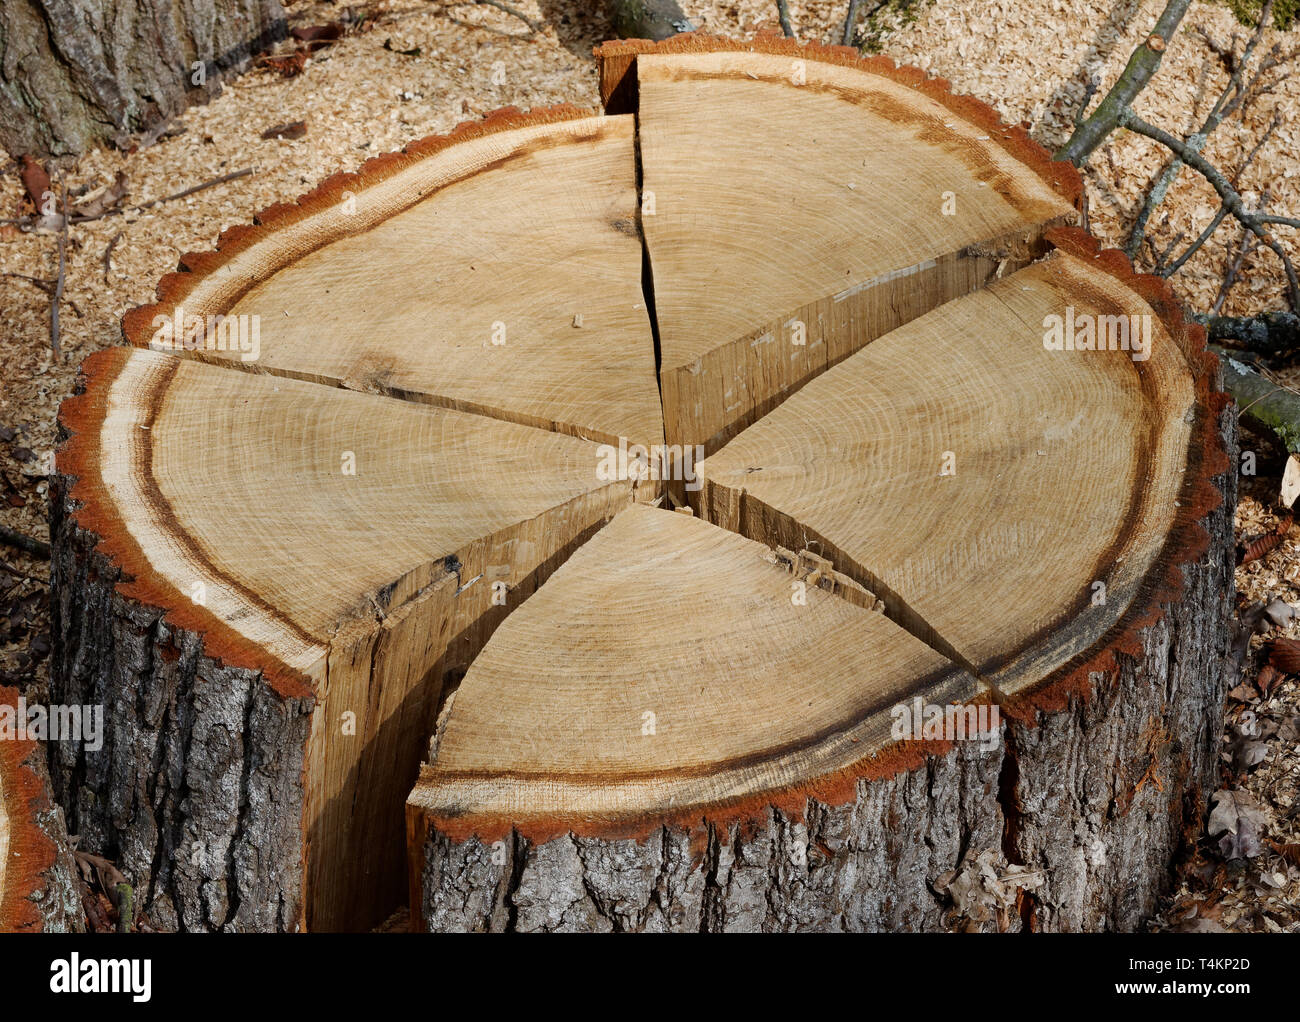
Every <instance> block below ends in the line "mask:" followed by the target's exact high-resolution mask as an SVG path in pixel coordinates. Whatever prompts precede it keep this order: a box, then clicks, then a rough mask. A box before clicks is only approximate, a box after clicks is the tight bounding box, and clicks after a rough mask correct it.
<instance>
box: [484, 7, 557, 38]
mask: <svg viewBox="0 0 1300 1022" xmlns="http://www.w3.org/2000/svg"><path fill="white" fill-rule="evenodd" d="M474 3H475V4H477V5H478V6H480V7H495V8H496V9H497V10H498V11H504V12H505V13H506V14H509V15H510V16H511V17H514V18H518V19H519V20H520V21H522V22H523V23H524V24H525V25H527V26H528V31H529V32H530V33H531V34H534V35H535V34H536V33H538V32H540V31H541V30H542V27H543V26H542V25H540V24H539V23H538V22H536V21H533V19H532V18H530V17H529V16H528V15H527V14H525V13H524V12H523V11H520V10H517V9H516V8H514V7H511V6H510V5H509V4H503V3H501V0H474Z"/></svg>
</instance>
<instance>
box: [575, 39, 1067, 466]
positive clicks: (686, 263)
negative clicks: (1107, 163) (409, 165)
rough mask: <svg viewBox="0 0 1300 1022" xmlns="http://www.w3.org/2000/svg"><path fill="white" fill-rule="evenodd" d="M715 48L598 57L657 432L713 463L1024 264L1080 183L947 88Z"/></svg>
mask: <svg viewBox="0 0 1300 1022" xmlns="http://www.w3.org/2000/svg"><path fill="white" fill-rule="evenodd" d="M714 42H716V41H713V40H710V39H709V38H708V37H704V38H700V37H696V36H687V37H682V38H681V39H679V40H678V39H675V40H671V41H669V42H666V43H663V44H660V45H659V46H656V47H654V48H652V49H649V50H648V52H636V51H637V48H638V47H639V46H643V44H636V43H631V44H626V45H624V44H618V43H611V44H607V45H606V46H604V47H602V48H601V50H600V51H599V56H600V57H601V59H602V61H604V62H605V64H606V65H615V66H617V65H619V64H620V63H625V62H627V61H628V60H632V61H634V67H631V68H628V69H627V70H625V71H624V75H625V76H635V80H636V87H637V90H638V93H639V98H638V104H637V119H638V130H639V138H640V147H641V166H642V226H643V229H644V232H645V238H646V246H647V249H648V252H649V255H650V262H651V268H652V272H653V286H654V302H655V314H656V317H657V320H658V326H659V336H660V345H661V353H662V359H661V363H662V365H661V373H662V386H663V398H664V418H665V425H666V430H667V440H668V443H669V444H670V445H673V444H684V445H696V444H700V445H703V446H704V449H705V452H706V453H712V452H713V451H715V450H716V449H717V448H718V447H719V446H721V444H723V443H724V442H726V440H727V439H729V438H730V437H731V436H732V435H734V434H735V433H736V432H737V431H739V430H740V429H742V428H743V427H744V426H746V425H748V424H749V423H751V422H753V421H754V420H755V419H756V418H758V417H759V416H760V415H762V414H763V413H764V412H766V411H767V410H768V409H770V408H771V407H772V406H773V405H774V404H776V403H777V402H778V401H780V400H781V399H782V398H783V397H784V396H785V395H786V394H788V393H789V392H791V391H792V390H794V389H796V388H798V387H799V386H800V385H802V384H803V383H804V382H806V381H807V380H808V379H810V378H812V377H814V376H815V375H817V373H819V372H821V371H822V370H823V369H825V368H826V367H827V366H829V365H833V364H835V363H836V362H838V361H839V360H841V359H843V358H844V357H845V356H847V355H849V354H851V353H852V352H854V351H856V350H857V349H859V348H861V347H862V346H863V345H864V344H867V343H868V342H870V341H871V340H873V339H874V338H876V337H878V336H880V335H881V334H883V333H885V332H887V331H889V330H891V329H893V328H895V327H897V326H900V325H901V324H903V323H905V322H907V321H908V320H910V319H913V318H914V317H916V316H918V315H920V314H921V313H924V312H926V311H928V310H930V309H932V308H934V307H935V306H936V305H939V304H941V303H943V302H945V301H948V300H949V299H952V298H955V297H957V296H959V295H962V294H966V293H967V292H970V291H974V290H976V289H978V288H979V287H981V286H983V285H984V284H985V283H986V282H987V281H989V280H990V279H992V278H994V277H995V276H996V275H998V274H1001V273H1004V272H1006V271H1008V270H1011V269H1015V268H1016V267H1018V266H1022V265H1024V264H1025V263H1026V262H1028V261H1029V260H1030V259H1031V258H1033V257H1034V256H1035V255H1037V254H1039V253H1040V252H1041V251H1043V246H1042V244H1041V236H1042V233H1043V231H1044V230H1045V229H1047V228H1048V227H1051V226H1053V225H1058V224H1061V223H1064V222H1066V221H1068V220H1071V219H1072V218H1073V215H1074V205H1073V203H1074V201H1075V197H1076V195H1077V187H1078V178H1077V175H1076V173H1075V172H1074V170H1073V169H1072V168H1070V167H1067V166H1065V165H1060V164H1052V163H1050V162H1048V160H1047V158H1046V154H1045V153H1044V152H1043V151H1042V150H1041V149H1039V148H1038V147H1037V146H1036V145H1034V144H1033V143H1032V142H1030V141H1029V140H1028V139H1027V137H1026V136H1025V135H1024V132H1023V131H1022V130H1020V129H1011V128H1008V127H1006V126H1005V125H1001V124H1000V123H998V121H997V118H996V117H994V116H993V115H992V112H991V111H990V110H989V109H988V108H987V107H985V106H984V105H983V104H980V103H976V102H974V101H972V100H964V99H957V98H955V97H953V96H952V95H951V93H949V92H948V91H947V84H946V83H944V82H942V81H937V80H927V79H924V78H923V77H922V76H918V75H917V74H916V73H915V72H911V71H908V72H899V71H898V70H897V69H895V68H894V67H893V65H892V64H891V63H889V62H888V61H863V60H858V59H856V58H849V59H846V58H845V56H844V54H843V53H842V52H841V51H839V50H822V49H818V48H816V47H807V48H804V47H795V46H793V45H791V44H789V43H784V42H781V43H774V42H771V41H766V40H758V41H756V42H755V44H754V45H753V47H752V48H750V49H746V50H737V49H736V48H735V44H734V43H727V44H725V48H723V49H721V50H719V51H713V50H712V49H711V45H712V44H713V43H714ZM718 45H720V46H721V45H722V44H721V43H720V42H719V43H718ZM607 73H611V72H610V71H608V70H607Z"/></svg>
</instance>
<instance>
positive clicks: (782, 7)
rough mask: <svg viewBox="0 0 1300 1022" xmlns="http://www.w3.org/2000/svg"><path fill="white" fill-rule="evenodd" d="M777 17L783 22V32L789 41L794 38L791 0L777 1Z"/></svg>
mask: <svg viewBox="0 0 1300 1022" xmlns="http://www.w3.org/2000/svg"><path fill="white" fill-rule="evenodd" d="M776 17H777V20H778V21H780V22H781V31H782V32H784V33H785V36H786V38H787V39H793V38H794V26H793V25H791V24H790V0H776Z"/></svg>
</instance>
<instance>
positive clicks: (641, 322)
mask: <svg viewBox="0 0 1300 1022" xmlns="http://www.w3.org/2000/svg"><path fill="white" fill-rule="evenodd" d="M259 220H260V226H258V227H254V228H235V229H233V230H231V231H227V232H226V234H225V235H223V237H222V242H221V247H220V250H219V251H218V252H216V253H208V254H201V255H195V256H186V257H185V258H184V260H183V261H182V268H183V269H185V270H188V271H189V272H181V273H178V274H174V275H172V276H171V277H168V278H166V279H165V280H164V282H163V283H162V285H161V286H160V287H159V289H158V302H157V304H155V305H151V306H146V307H144V308H141V309H137V310H135V311H134V312H132V313H130V314H129V315H128V316H127V317H126V321H125V330H126V333H127V336H128V337H129V339H130V340H131V341H132V342H133V343H135V344H137V345H139V346H142V347H154V348H156V349H165V350H177V349H180V350H182V351H184V352H185V353H187V354H190V355H193V356H195V357H199V358H205V359H216V360H224V361H227V362H230V363H233V364H236V365H239V366H241V367H243V368H248V369H254V370H261V371H265V372H270V373H276V374H279V375H284V376H291V377H296V378H299V379H305V380H311V381H313V382H317V383H326V384H330V385H336V386H344V387H348V388H351V389H353V390H362V391H371V392H377V393H385V394H392V395H396V396H400V397H405V398H409V399H412V400H416V401H424V402H429V403H432V404H437V405H442V406H444V407H449V408H457V409H461V410H466V411H476V412H481V413H483V414H486V415H491V416H496V417H498V418H503V419H506V420H509V421H512V422H519V423H523V424H526V425H532V426H539V427H541V428H543V429H555V430H559V431H560V432H563V433H568V434H571V435H574V436H581V437H586V438H592V439H598V440H602V441H605V442H609V443H614V444H617V443H618V442H619V439H620V438H625V439H626V441H627V443H629V444H639V445H643V446H646V447H650V446H651V445H655V444H660V443H662V439H663V425H662V417H661V413H660V409H659V395H658V391H657V388H656V386H655V379H654V341H653V337H652V334H651V330H650V321H649V315H648V312H647V310H646V305H645V299H644V296H643V295H642V292H641V245H640V239H639V235H638V228H637V220H638V215H637V200H636V156H635V151H634V128H633V118H631V117H593V116H590V115H589V114H585V113H584V112H583V111H581V110H578V109H576V108H568V107H560V108H556V109H554V110H550V111H540V112H535V113H532V114H528V115H522V114H518V113H517V112H511V111H502V112H500V113H498V114H495V115H493V116H492V117H491V118H489V119H488V120H487V121H485V122H482V123H478V124H471V125H465V126H462V128H460V129H458V130H457V131H456V132H455V133H453V134H452V135H450V136H447V137H446V138H432V139H426V140H424V141H423V142H418V143H415V144H413V145H412V146H410V147H408V148H407V150H406V151H405V152H404V153H399V154H393V155H392V156H388V157H380V158H379V159H377V160H372V161H371V162H370V163H367V164H366V165H365V166H364V167H363V168H362V169H361V171H360V172H359V173H358V174H355V175H336V176H335V177H333V178H330V179H329V180H328V181H326V182H325V183H324V184H322V185H321V186H320V187H319V188H318V189H317V190H316V191H315V192H313V193H312V194H311V195H309V196H306V197H305V198H303V199H302V200H300V201H299V202H298V203H297V204H295V205H285V206H278V207H275V208H273V209H271V210H268V211H267V212H266V213H264V214H262V216H261V217H260V218H259ZM178 324H179V325H178ZM579 324H580V325H579Z"/></svg>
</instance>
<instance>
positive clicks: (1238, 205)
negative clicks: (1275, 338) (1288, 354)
mask: <svg viewBox="0 0 1300 1022" xmlns="http://www.w3.org/2000/svg"><path fill="white" fill-rule="evenodd" d="M1119 123H1120V125H1121V126H1123V127H1125V128H1128V129H1129V130H1130V131H1136V132H1137V133H1138V134H1139V135H1145V136H1146V137H1147V138H1149V139H1151V140H1152V141H1155V142H1159V143H1160V144H1161V145H1162V146H1164V147H1165V148H1166V149H1169V150H1170V151H1172V152H1173V153H1174V154H1175V155H1177V156H1178V157H1180V158H1181V159H1182V161H1183V162H1184V163H1185V164H1187V166H1189V167H1191V168H1192V169H1193V170H1195V171H1196V172H1197V173H1199V174H1200V175H1201V176H1202V177H1203V178H1205V180H1206V181H1208V182H1209V183H1210V186H1211V187H1212V188H1213V189H1214V190H1215V191H1216V192H1218V193H1219V198H1220V199H1222V200H1223V203H1224V205H1226V206H1227V207H1228V212H1230V213H1231V214H1232V215H1233V216H1234V217H1236V219H1237V220H1238V222H1240V223H1241V224H1242V226H1244V227H1246V228H1247V229H1248V230H1249V231H1250V232H1251V233H1252V234H1254V235H1255V237H1257V238H1258V239H1259V240H1260V241H1262V242H1263V243H1264V244H1265V245H1267V246H1268V247H1269V248H1270V249H1271V250H1272V251H1273V253H1274V255H1276V256H1277V257H1278V259H1280V260H1281V261H1282V268H1283V269H1284V270H1285V271H1286V279H1287V285H1288V290H1289V299H1290V303H1291V308H1292V310H1293V311H1300V279H1297V277H1296V272H1295V266H1293V265H1292V263H1291V258H1290V257H1289V256H1288V255H1287V254H1286V250H1285V249H1284V248H1283V247H1282V246H1281V245H1280V244H1279V243H1278V241H1277V239H1276V238H1274V237H1273V235H1272V234H1270V233H1269V231H1268V230H1267V229H1266V227H1265V226H1264V224H1263V223H1262V222H1261V221H1260V220H1259V218H1258V217H1256V216H1255V214H1253V213H1251V212H1250V211H1249V210H1248V209H1246V206H1245V204H1244V203H1243V202H1242V201H1241V196H1240V195H1238V194H1237V191H1236V189H1234V188H1233V187H1232V185H1231V184H1229V183H1228V180H1227V178H1225V177H1224V176H1223V174H1221V173H1220V172H1219V170H1218V169H1217V168H1216V167H1215V166H1214V165H1213V164H1212V163H1210V162H1209V161H1208V160H1207V159H1205V157H1204V156H1202V155H1201V154H1200V153H1199V152H1197V151H1196V150H1194V149H1192V148H1191V147H1190V146H1189V145H1187V143H1185V142H1184V141H1183V140H1182V139H1180V138H1176V137H1175V136H1173V135H1171V134H1169V132H1167V131H1165V130H1164V129H1163V128H1157V127H1156V126H1155V125H1154V124H1148V123H1147V122H1146V121H1144V120H1143V119H1142V118H1141V117H1139V116H1138V115H1137V114H1135V113H1134V112H1133V111H1132V110H1125V111H1124V112H1123V113H1122V114H1121V115H1120V120H1119Z"/></svg>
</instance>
